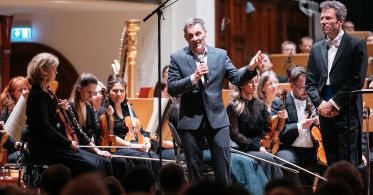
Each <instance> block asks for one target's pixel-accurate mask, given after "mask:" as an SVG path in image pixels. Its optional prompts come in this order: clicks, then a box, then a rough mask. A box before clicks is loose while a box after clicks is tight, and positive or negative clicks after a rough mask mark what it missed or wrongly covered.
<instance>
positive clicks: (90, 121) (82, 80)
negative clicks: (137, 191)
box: [69, 73, 128, 181]
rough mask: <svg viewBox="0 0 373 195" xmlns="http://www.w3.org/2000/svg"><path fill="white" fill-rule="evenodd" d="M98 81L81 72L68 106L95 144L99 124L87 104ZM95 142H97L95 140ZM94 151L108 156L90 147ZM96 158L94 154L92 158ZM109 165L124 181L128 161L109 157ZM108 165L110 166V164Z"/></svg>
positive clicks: (107, 154) (114, 173) (106, 153)
mask: <svg viewBox="0 0 373 195" xmlns="http://www.w3.org/2000/svg"><path fill="white" fill-rule="evenodd" d="M97 84H98V81H97V79H96V77H95V76H94V75H93V74H90V73H83V74H81V75H80V77H79V78H78V80H77V81H76V82H75V85H74V87H73V90H72V92H71V97H70V102H69V103H70V106H71V108H73V111H74V114H75V116H76V119H77V122H78V123H79V125H80V127H81V128H82V130H83V132H84V133H85V134H87V136H88V137H89V139H90V140H91V143H90V145H91V146H95V145H94V144H93V143H94V142H95V141H96V140H98V139H99V137H100V134H101V132H100V126H99V123H98V121H97V119H96V116H95V115H96V114H95V112H94V109H93V107H92V106H91V105H90V104H89V100H90V99H91V98H92V96H93V93H94V92H95V90H96V88H97ZM96 143H97V144H98V143H99V142H96ZM92 150H93V152H94V153H97V154H98V155H101V156H103V157H110V154H109V153H108V152H107V151H102V150H99V149H98V148H91V151H92ZM91 159H92V158H91ZM94 159H97V157H96V156H94V157H93V160H94ZM111 165H112V168H113V175H114V176H115V177H116V178H117V179H118V180H119V181H124V178H125V176H126V175H127V173H128V163H127V160H126V159H124V158H111ZM111 165H110V166H111Z"/></svg>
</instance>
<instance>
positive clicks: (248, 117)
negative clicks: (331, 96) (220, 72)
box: [227, 76, 282, 180]
mask: <svg viewBox="0 0 373 195" xmlns="http://www.w3.org/2000/svg"><path fill="white" fill-rule="evenodd" d="M230 86H231V99H232V101H231V102H230V103H229V104H228V107H227V114H228V117H229V122H230V127H229V130H230V137H231V139H232V140H233V141H234V142H236V143H237V144H238V146H239V150H241V151H243V152H247V153H249V154H252V155H254V156H257V157H260V158H263V159H266V160H269V161H272V162H275V160H274V159H273V157H272V156H270V155H269V154H268V152H267V151H266V149H265V148H264V147H262V146H261V140H262V138H263V137H264V134H265V133H266V132H268V131H269V130H270V114H269V112H268V110H267V106H266V105H265V104H264V103H263V102H262V101H261V100H260V99H258V98H257V97H256V91H257V86H258V76H255V77H253V78H252V79H250V80H248V82H247V83H245V84H244V85H242V86H239V87H236V86H234V85H230ZM260 163H261V165H262V167H263V170H264V173H265V174H266V176H267V178H268V180H271V179H273V178H279V177H282V170H281V169H280V168H279V167H277V166H274V165H271V164H268V163H266V162H260Z"/></svg>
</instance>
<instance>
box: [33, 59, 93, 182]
mask: <svg viewBox="0 0 373 195" xmlns="http://www.w3.org/2000/svg"><path fill="white" fill-rule="evenodd" d="M58 64H59V60H58V58H57V57H56V56H54V55H52V54H49V53H40V54H38V55H36V56H35V57H34V58H33V59H32V60H31V62H30V63H29V65H28V67H27V79H28V81H29V83H30V84H31V85H32V88H31V91H30V93H29V95H28V98H27V104H26V116H27V122H26V124H27V125H28V129H29V136H30V138H29V142H28V143H29V144H28V146H29V150H30V153H31V156H32V157H33V158H35V159H39V160H42V161H44V163H46V164H58V163H61V164H63V165H65V166H67V167H69V168H70V170H71V172H72V174H73V176H77V175H78V174H81V173H84V172H90V171H96V170H98V169H99V167H98V166H97V165H96V164H94V163H92V162H91V161H90V159H89V158H87V156H88V155H89V154H87V153H89V152H87V151H84V150H81V149H79V148H78V144H77V142H76V141H75V139H74V141H73V139H69V138H71V137H72V134H71V132H66V130H67V129H68V127H67V126H68V125H67V124H65V123H64V122H63V120H62V118H61V117H60V115H58V114H57V113H56V110H58V111H60V107H59V105H58V104H57V105H56V102H58V101H59V100H58V99H56V98H55V96H54V97H52V96H51V94H50V91H49V89H48V86H49V84H50V83H51V82H52V81H54V80H55V78H56V74H57V67H58ZM62 104H64V102H63V103H62ZM62 104H61V106H62Z"/></svg>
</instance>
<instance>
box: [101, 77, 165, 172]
mask: <svg viewBox="0 0 373 195" xmlns="http://www.w3.org/2000/svg"><path fill="white" fill-rule="evenodd" d="M126 85H127V84H126V82H125V81H123V80H122V79H120V78H116V77H114V78H113V79H111V80H110V81H109V83H108V86H107V90H108V92H109V103H110V105H111V106H112V107H113V108H114V113H113V116H114V124H113V131H114V135H115V138H114V139H115V140H112V142H113V144H115V145H117V146H127V147H129V148H122V149H118V150H117V151H116V152H115V154H117V155H123V156H131V157H135V159H132V158H131V160H129V159H128V161H130V162H133V163H134V164H135V165H140V166H146V167H148V168H151V169H153V170H154V171H156V170H157V168H158V165H159V163H158V162H156V161H150V160H147V159H146V158H158V157H157V155H156V154H155V153H154V152H153V151H150V147H151V144H150V138H149V133H148V132H146V131H144V130H143V128H142V127H141V124H140V121H139V120H138V119H137V118H136V115H135V114H134V112H133V110H132V109H131V108H130V104H129V103H128V101H127V94H126V87H127V86H126ZM108 114H110V113H108ZM152 162H154V163H152Z"/></svg>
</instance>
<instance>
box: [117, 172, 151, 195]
mask: <svg viewBox="0 0 373 195" xmlns="http://www.w3.org/2000/svg"><path fill="white" fill-rule="evenodd" d="M124 190H125V191H126V193H127V194H128V195H131V194H144V195H145V194H146V195H155V192H156V188H155V177H154V175H153V172H152V171H151V170H150V169H148V168H146V167H137V168H135V169H133V170H132V171H131V172H130V173H129V174H128V175H127V177H126V179H125V181H124Z"/></svg>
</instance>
